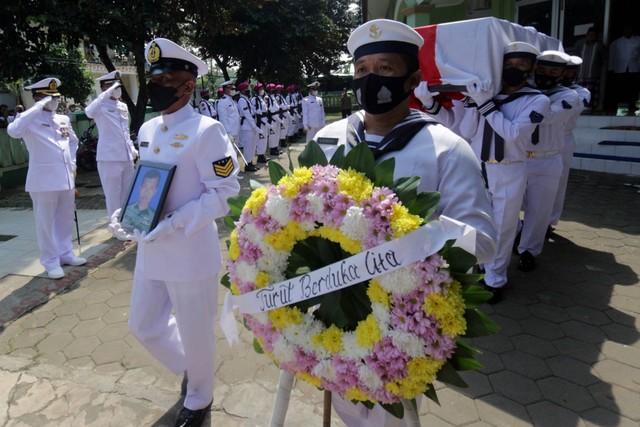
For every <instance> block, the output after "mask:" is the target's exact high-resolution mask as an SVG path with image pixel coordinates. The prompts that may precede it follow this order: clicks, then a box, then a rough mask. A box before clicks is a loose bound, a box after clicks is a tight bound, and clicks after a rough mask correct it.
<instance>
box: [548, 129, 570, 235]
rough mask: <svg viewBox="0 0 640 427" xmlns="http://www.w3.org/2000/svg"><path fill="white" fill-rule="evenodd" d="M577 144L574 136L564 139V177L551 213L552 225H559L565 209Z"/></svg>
mask: <svg viewBox="0 0 640 427" xmlns="http://www.w3.org/2000/svg"><path fill="white" fill-rule="evenodd" d="M575 145H576V142H575V140H574V138H573V134H569V135H566V136H565V138H564V148H563V150H562V152H561V154H562V176H561V177H560V183H559V184H558V191H557V192H556V200H555V201H554V203H553V211H551V220H550V221H549V223H550V224H551V225H558V221H560V216H561V215H562V210H563V209H564V198H565V195H566V194H567V184H568V183H569V171H570V170H571V160H573V151H574V148H575Z"/></svg>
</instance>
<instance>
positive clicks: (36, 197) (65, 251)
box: [29, 189, 76, 271]
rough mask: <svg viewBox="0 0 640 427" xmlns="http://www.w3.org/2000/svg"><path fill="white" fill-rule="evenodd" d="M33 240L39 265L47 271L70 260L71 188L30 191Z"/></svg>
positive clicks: (73, 194) (72, 255)
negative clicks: (33, 225)
mask: <svg viewBox="0 0 640 427" xmlns="http://www.w3.org/2000/svg"><path fill="white" fill-rule="evenodd" d="M29 195H30V196H31V200H32V202H33V214H34V215H35V218H36V239H37V241H38V247H39V248H40V264H42V266H43V267H44V269H45V270H47V271H51V270H53V269H54V268H58V267H60V266H61V265H62V264H64V263H65V261H72V260H73V259H74V258H75V257H76V256H75V254H74V253H73V243H71V241H72V239H73V221H74V215H73V212H74V198H75V189H73V190H60V191H32V192H30V193H29Z"/></svg>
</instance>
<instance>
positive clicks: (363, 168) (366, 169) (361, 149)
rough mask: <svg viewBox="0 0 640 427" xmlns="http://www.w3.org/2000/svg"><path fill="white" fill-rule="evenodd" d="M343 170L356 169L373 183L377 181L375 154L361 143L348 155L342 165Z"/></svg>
mask: <svg viewBox="0 0 640 427" xmlns="http://www.w3.org/2000/svg"><path fill="white" fill-rule="evenodd" d="M342 168H343V169H349V168H351V169H354V170H357V171H358V172H362V173H363V174H365V176H366V177H367V178H369V179H370V180H371V181H372V182H375V181H376V160H375V158H374V157H373V152H372V151H371V149H370V148H369V147H368V146H367V144H365V143H364V142H361V143H360V144H358V145H356V146H355V147H354V148H353V149H352V150H351V151H349V152H348V153H347V155H346V156H345V158H344V162H343V163H342Z"/></svg>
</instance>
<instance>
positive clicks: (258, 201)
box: [243, 187, 267, 216]
mask: <svg viewBox="0 0 640 427" xmlns="http://www.w3.org/2000/svg"><path fill="white" fill-rule="evenodd" d="M266 198H267V189H266V188H264V187H260V188H256V189H255V190H253V192H252V193H251V196H249V199H247V201H246V202H245V203H244V208H243V209H250V210H251V215H253V216H257V215H258V209H259V208H260V206H262V205H263V204H264V201H265V200H266Z"/></svg>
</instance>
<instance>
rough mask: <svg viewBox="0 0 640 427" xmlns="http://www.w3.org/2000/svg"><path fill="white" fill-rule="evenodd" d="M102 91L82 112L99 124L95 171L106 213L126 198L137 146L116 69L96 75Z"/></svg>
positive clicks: (113, 210) (119, 205)
mask: <svg viewBox="0 0 640 427" xmlns="http://www.w3.org/2000/svg"><path fill="white" fill-rule="evenodd" d="M97 80H98V81H99V82H100V89H102V93H101V94H100V95H99V96H98V97H97V98H96V99H95V100H94V101H93V102H92V103H91V104H89V105H87V108H86V109H85V114H86V115H87V117H89V118H90V119H93V120H95V122H96V125H97V126H98V152H97V154H96V160H97V161H98V174H99V175H100V183H101V184H102V191H104V197H105V201H106V203H107V212H108V213H109V216H111V215H113V213H114V212H115V211H116V209H118V208H121V207H122V206H123V205H124V203H125V202H126V199H127V191H128V190H129V184H131V180H133V175H134V167H133V162H134V160H135V159H136V158H137V157H138V150H136V149H135V147H134V146H133V142H132V141H131V133H130V132H129V110H128V108H127V104H125V103H124V102H122V101H120V97H121V96H122V82H121V80H120V71H118V70H115V71H112V72H110V73H109V74H106V75H104V76H102V77H98V79H97Z"/></svg>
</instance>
